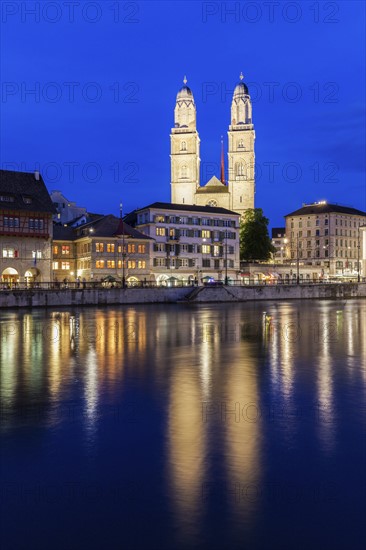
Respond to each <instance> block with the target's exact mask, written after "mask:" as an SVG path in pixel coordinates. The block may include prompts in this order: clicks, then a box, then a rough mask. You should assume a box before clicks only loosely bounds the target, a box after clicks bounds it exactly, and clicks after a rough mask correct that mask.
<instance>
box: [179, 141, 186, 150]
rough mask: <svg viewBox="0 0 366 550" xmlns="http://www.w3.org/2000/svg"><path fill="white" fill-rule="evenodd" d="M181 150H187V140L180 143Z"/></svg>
mask: <svg viewBox="0 0 366 550" xmlns="http://www.w3.org/2000/svg"><path fill="white" fill-rule="evenodd" d="M180 150H181V151H187V142H186V141H182V143H181V145H180Z"/></svg>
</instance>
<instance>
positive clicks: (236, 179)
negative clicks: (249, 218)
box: [228, 73, 255, 214]
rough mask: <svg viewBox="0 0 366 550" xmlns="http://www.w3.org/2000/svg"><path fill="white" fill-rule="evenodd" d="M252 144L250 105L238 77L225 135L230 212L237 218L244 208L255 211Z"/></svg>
mask: <svg viewBox="0 0 366 550" xmlns="http://www.w3.org/2000/svg"><path fill="white" fill-rule="evenodd" d="M254 140H255V132H254V126H253V121H252V103H251V100H250V95H249V91H248V87H247V85H246V84H245V83H244V82H243V74H242V73H241V74H240V82H239V83H238V84H237V85H236V87H235V90H234V95H233V100H232V103H231V124H230V126H229V131H228V141H229V147H228V161H229V163H228V164H229V169H228V188H229V193H230V209H231V210H234V211H235V212H239V213H240V214H243V213H244V211H245V210H246V209H247V208H254V192H255V183H254V163H255V156H254Z"/></svg>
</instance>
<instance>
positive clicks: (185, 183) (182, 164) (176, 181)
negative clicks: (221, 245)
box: [170, 77, 200, 204]
mask: <svg viewBox="0 0 366 550" xmlns="http://www.w3.org/2000/svg"><path fill="white" fill-rule="evenodd" d="M183 83H184V86H183V87H182V88H181V89H180V90H179V92H178V94H177V100H176V104H175V109H174V128H172V131H171V134H170V145H171V148H170V152H171V154H170V158H171V202H172V203H178V204H194V203H195V193H196V190H197V188H198V186H199V173H200V139H199V137H198V132H197V127H196V105H195V103H194V98H193V94H192V91H191V89H190V88H189V87H188V86H187V79H186V77H184V80H183Z"/></svg>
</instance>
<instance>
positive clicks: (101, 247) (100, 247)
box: [95, 243, 104, 252]
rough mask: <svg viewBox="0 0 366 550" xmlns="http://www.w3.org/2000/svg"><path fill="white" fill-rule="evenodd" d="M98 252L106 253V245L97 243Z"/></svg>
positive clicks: (96, 249)
mask: <svg viewBox="0 0 366 550" xmlns="http://www.w3.org/2000/svg"><path fill="white" fill-rule="evenodd" d="M95 251H96V252H104V243H95Z"/></svg>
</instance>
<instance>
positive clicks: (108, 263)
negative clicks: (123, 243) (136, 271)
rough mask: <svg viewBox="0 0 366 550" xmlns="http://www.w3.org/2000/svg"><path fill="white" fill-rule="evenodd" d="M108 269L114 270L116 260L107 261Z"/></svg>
mask: <svg viewBox="0 0 366 550" xmlns="http://www.w3.org/2000/svg"><path fill="white" fill-rule="evenodd" d="M107 267H108V268H109V269H114V268H115V267H116V262H115V261H114V260H107Z"/></svg>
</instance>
